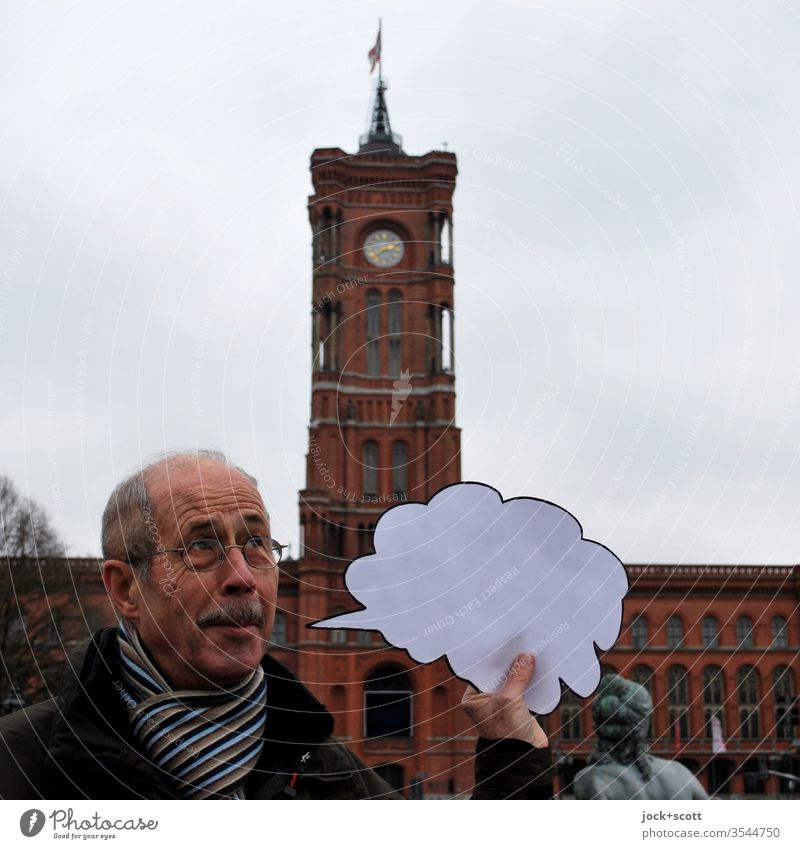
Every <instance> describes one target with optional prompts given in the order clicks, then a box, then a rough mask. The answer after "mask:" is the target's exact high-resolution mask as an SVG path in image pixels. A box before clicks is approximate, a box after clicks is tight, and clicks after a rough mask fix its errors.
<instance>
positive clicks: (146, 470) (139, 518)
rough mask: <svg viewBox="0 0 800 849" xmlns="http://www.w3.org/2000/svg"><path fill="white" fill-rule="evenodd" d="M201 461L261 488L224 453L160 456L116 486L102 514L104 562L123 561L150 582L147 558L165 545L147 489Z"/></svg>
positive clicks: (183, 453)
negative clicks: (166, 472) (163, 473)
mask: <svg viewBox="0 0 800 849" xmlns="http://www.w3.org/2000/svg"><path fill="white" fill-rule="evenodd" d="M202 460H207V461H210V462H212V463H219V464H220V465H222V466H226V467H227V468H229V469H231V470H232V471H235V472H239V474H241V475H243V476H244V477H245V478H247V480H248V481H250V483H252V484H253V486H256V487H257V486H258V481H257V480H256V479H255V478H254V477H253V476H252V475H251V474H249V473H248V472H246V471H245V470H244V469H243V468H241V467H240V466H237V465H235V464H234V463H231V462H230V461H229V460H228V458H227V457H226V456H225V454H223V453H222V452H221V451H211V450H208V449H197V450H189V451H168V452H166V453H164V454H161V455H160V456H159V457H157V458H156V459H155V460H153V461H151V462H150V463H147V465H145V466H141V467H140V468H138V469H137V470H136V471H135V472H133V473H132V474H130V475H129V476H128V477H127V478H125V480H124V481H122V482H121V483H119V484H117V486H116V487H114V490H113V492H112V493H111V495H110V496H109V499H108V503H107V504H106V508H105V510H104V511H103V521H102V531H101V534H102V545H103V558H104V559H105V560H124V561H126V562H127V563H131V564H132V565H133V566H134V567H135V568H136V570H137V572H138V573H139V575H140V576H141V577H142V578H144V579H145V580H146V579H147V578H148V576H149V569H150V561H149V560H148V559H147V557H148V556H149V555H151V554H153V553H154V552H156V551H158V549H159V548H161V547H162V545H161V539H160V537H159V534H158V528H157V526H156V523H155V516H154V512H155V511H154V509H153V504H152V502H151V501H150V495H149V492H148V490H147V485H148V483H149V482H150V481H151V480H152V478H153V476H154V474H155V473H156V472H157V471H159V470H160V469H163V468H166V469H169V468H171V467H174V466H178V467H180V466H196V465H197V464H198V463H199V462H200V461H202Z"/></svg>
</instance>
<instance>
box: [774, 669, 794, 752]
mask: <svg viewBox="0 0 800 849" xmlns="http://www.w3.org/2000/svg"><path fill="white" fill-rule="evenodd" d="M772 697H773V699H774V701H775V736H776V737H777V738H778V739H779V740H792V739H793V738H794V726H793V724H792V705H793V704H794V673H793V672H792V670H791V669H789V667H788V666H776V667H775V669H773V670H772Z"/></svg>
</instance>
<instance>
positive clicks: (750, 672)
mask: <svg viewBox="0 0 800 849" xmlns="http://www.w3.org/2000/svg"><path fill="white" fill-rule="evenodd" d="M737 628H738V623H737ZM736 684H737V686H736V689H737V692H738V694H739V733H740V735H741V736H742V738H743V739H745V740H757V739H758V738H759V737H760V736H761V723H760V721H759V716H758V673H757V672H756V670H755V667H754V666H743V667H742V668H741V669H740V670H739V672H738V674H737V678H736Z"/></svg>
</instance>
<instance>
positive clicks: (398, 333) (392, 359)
mask: <svg viewBox="0 0 800 849" xmlns="http://www.w3.org/2000/svg"><path fill="white" fill-rule="evenodd" d="M387 310H388V325H389V374H390V375H391V376H392V377H399V376H400V372H401V371H402V363H401V357H402V339H403V336H402V333H403V295H402V293H401V292H399V291H398V290H397V289H392V291H391V292H389V305H388V307H387Z"/></svg>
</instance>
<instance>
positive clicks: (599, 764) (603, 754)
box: [575, 675, 708, 800]
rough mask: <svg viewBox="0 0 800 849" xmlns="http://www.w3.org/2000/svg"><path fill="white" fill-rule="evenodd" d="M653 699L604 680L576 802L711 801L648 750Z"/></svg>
mask: <svg viewBox="0 0 800 849" xmlns="http://www.w3.org/2000/svg"><path fill="white" fill-rule="evenodd" d="M652 711H653V701H652V699H651V698H650V694H649V693H648V692H647V690H646V689H645V688H644V687H642V686H641V685H640V684H636V683H634V682H633V681H627V680H626V679H625V678H622V677H620V676H619V675H604V676H603V679H602V680H601V682H600V688H599V689H598V691H597V695H596V696H595V699H594V703H593V704H592V719H593V720H594V725H595V731H596V732H597V744H596V746H595V748H594V751H593V752H592V753H591V755H589V759H588V763H589V765H588V766H587V767H585V768H584V769H582V770H581V771H580V772H579V773H578V774H577V775H576V776H575V797H576V798H577V799H653V800H655V799H707V798H708V795H707V794H706V791H705V790H703V787H702V785H701V784H700V782H699V781H698V780H697V779H696V778H695V777H694V775H693V774H692V773H691V772H690V771H689V770H688V769H687V768H686V767H685V766H684V765H683V764H681V763H678V761H670V760H664V759H663V758H656V757H654V756H653V755H651V754H650V753H649V752H648V750H647V741H646V735H647V726H648V720H649V719H650V714H651V713H652Z"/></svg>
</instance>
